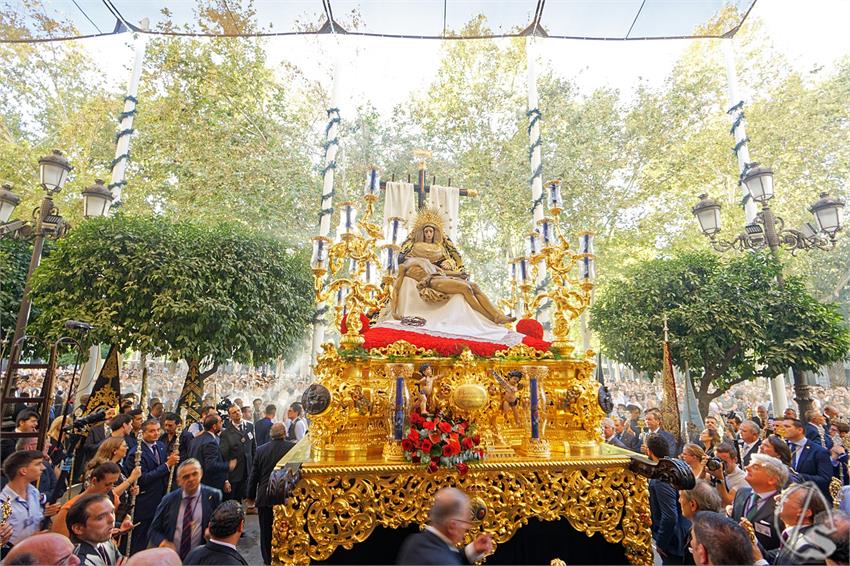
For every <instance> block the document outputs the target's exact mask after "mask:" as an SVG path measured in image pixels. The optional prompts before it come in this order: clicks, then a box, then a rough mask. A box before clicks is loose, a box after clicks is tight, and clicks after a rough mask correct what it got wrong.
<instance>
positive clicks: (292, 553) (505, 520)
mask: <svg viewBox="0 0 850 566" xmlns="http://www.w3.org/2000/svg"><path fill="white" fill-rule="evenodd" d="M581 466H582V467H578V466H577V465H576V462H575V461H573V462H570V463H566V462H563V463H561V465H560V466H553V465H545V464H544V465H540V464H537V463H535V465H534V466H533V467H532V466H529V465H527V464H520V463H505V464H501V465H492V464H491V465H482V466H470V471H469V473H468V474H467V475H466V476H464V477H460V476H459V475H458V474H456V473H453V472H451V471H448V470H441V471H438V472H437V473H434V474H427V473H426V472H424V471H422V470H418V469H415V468H412V467H410V466H404V465H402V466H396V467H395V468H393V467H391V466H383V467H381V466H376V467H372V468H368V467H364V468H363V469H362V470H359V471H357V470H358V467H356V466H352V467H347V468H346V467H338V468H336V469H332V468H327V469H324V468H321V469H318V470H317V471H320V472H321V473H315V472H311V470H310V466H305V467H304V468H302V478H301V481H300V482H299V484H298V485H297V486H296V488H295V490H294V493H293V495H292V496H291V497H290V499H289V501H288V502H287V503H286V504H285V505H280V506H278V507H276V508H275V520H274V531H273V532H274V535H273V546H274V552H273V554H274V558H275V560H276V561H279V562H282V563H284V564H307V563H309V562H310V561H314V560H325V559H327V558H328V557H330V555H331V554H332V553H333V552H334V551H335V550H336V549H337V548H339V547H342V548H345V549H351V548H352V546H353V545H355V544H357V543H359V542H363V541H364V540H366V539H367V538H368V537H369V536H370V535H371V534H372V532H373V530H374V529H375V528H376V527H378V526H382V527H386V528H391V529H396V528H400V527H403V526H406V525H409V524H420V525H422V524H424V523H425V520H426V518H427V513H428V504H427V502H428V501H429V500H430V499H431V498H432V497H433V494H434V493H435V492H436V491H437V490H438V489H440V488H441V487H446V486H456V487H459V488H460V489H462V490H464V491H465V492H466V493H467V494H468V495H469V496H470V497H476V498H479V499H481V500H482V501H483V502H484V503H485V504H486V506H487V510H488V511H487V515H486V517H485V518H484V521H483V522H482V523H481V524H480V527H479V529H480V531H483V532H487V533H490V534H492V535H493V538H494V540H495V542H496V543H497V544H498V543H504V542H506V541H508V540H509V539H510V538H511V537H513V535H514V534H515V533H516V531H517V530H518V529H519V528H521V527H523V526H524V525H526V524H527V523H528V520H529V519H531V518H538V519H541V520H546V521H554V520H557V519H561V518H563V519H567V520H568V521H569V522H570V524H571V525H572V527H573V528H575V529H576V530H578V531H580V532H583V533H585V534H587V535H588V536H591V535H594V534H596V533H599V535H600V536H602V537H603V538H604V539H605V540H606V541H607V542H609V543H613V544H622V545H623V548H624V551H625V554H626V557H627V558H628V560H629V561H630V562H631V563H633V564H642V565H649V564H652V548H651V544H650V531H649V524H648V522H647V521H646V517H645V514H646V509H648V507H649V501H648V494H647V488H646V480H645V479H644V478H642V477H640V476H637V475H635V474H633V473H632V472H630V471H628V470H627V469H625V468H623V467H619V466H604V465H600V463H599V462H596V463H593V461H592V460H590V461H586V462H582V463H581ZM346 469H348V470H350V471H349V472H343V470H346ZM369 470H371V471H369ZM390 470H392V471H390ZM478 532H479V530H478V529H473V530H471V531H470V533H468V535H467V536H468V537H469V539H470V540H471V539H472V537H474V536H476V535H477V534H478Z"/></svg>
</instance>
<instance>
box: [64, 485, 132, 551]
mask: <svg viewBox="0 0 850 566" xmlns="http://www.w3.org/2000/svg"><path fill="white" fill-rule="evenodd" d="M65 524H66V525H67V526H68V533H69V534H70V537H71V542H73V543H75V544H76V545H77V547H76V549H75V550H74V554H75V555H76V556H77V558H79V559H80V563H81V564H82V565H83V566H116V564H117V563H118V561H119V560H120V559H121V558H122V556H121V551H119V550H118V547H117V546H115V543H114V542H112V529H113V527H114V526H115V507H114V506H113V504H112V501H111V500H110V498H109V496H108V495H106V494H105V493H93V494H90V495H84V496H82V497H81V498H79V499H78V500H77V501H76V502H75V503H74V504H73V505H71V508H70V509H69V510H68V515H67V517H66V518H65Z"/></svg>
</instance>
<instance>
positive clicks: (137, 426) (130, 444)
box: [124, 408, 144, 453]
mask: <svg viewBox="0 0 850 566" xmlns="http://www.w3.org/2000/svg"><path fill="white" fill-rule="evenodd" d="M126 414H127V415H128V416H129V417H130V429H131V432H130V433H129V434H127V435H126V436H124V442H126V443H127V448H129V451H128V453H129V452H132V451H133V450H135V449H136V443H137V442H138V440H137V439H136V435H137V434H138V433H139V431H140V430H142V423H143V422H144V417H142V410H141V409H132V408H131V409H130V410H129V411H127V413H126Z"/></svg>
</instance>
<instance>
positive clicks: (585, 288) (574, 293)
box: [513, 179, 594, 355]
mask: <svg viewBox="0 0 850 566" xmlns="http://www.w3.org/2000/svg"><path fill="white" fill-rule="evenodd" d="M560 183H561V182H560V180H558V179H555V180H552V181H549V183H547V187H549V190H550V191H551V192H552V194H553V195H554V194H555V193H556V192H557V194H558V196H557V198H555V197H554V196H553V197H552V198H551V200H550V204H549V214H550V215H551V217H544V218H542V219H540V220H539V221H538V222H537V225H538V228H537V230H534V231H532V232H529V233H528V235H527V236H526V238H527V242H526V243H527V247H528V251H529V253H528V255H527V256H522V257H519V258H517V259H515V260H514V265H515V266H516V267H515V272H516V274H517V279H518V280H519V283H518V284H517V283H515V284H514V285H515V286H514V287H513V289H518V290H517V291H515V294H516V296H515V297H514V301H515V302H516V301H518V300H519V299H520V298H521V300H522V303H523V305H524V309H525V311H524V313H523V318H532V317H533V316H534V311H535V310H536V309H537V308H538V307H539V306H540V305H541V304H542V303H543V301H544V300H546V299H549V300H551V301H552V303H553V305H554V313H553V317H552V318H553V320H552V334H553V335H554V337H555V341H554V342H553V343H552V350H553V351H555V352H556V353H558V354H560V355H569V354H571V353H572V352H573V350H575V346H574V345H573V344H572V342H571V341H570V339H569V333H570V324H571V323H572V321H574V320H575V319H577V318H578V317H579V316H581V314H582V313H583V312H584V311H585V310H586V309H587V307H588V306H590V299H591V296H592V291H593V260H594V255H593V244H592V241H593V233H592V232H581V233H580V234H579V241H580V247H579V250H578V253H576V252H574V251H573V250H572V249H571V248H570V244H569V242H568V241H567V239H566V238H564V235H563V233H562V232H561V226H560V216H561V212H562V211H563V209H562V208H561V201H560ZM541 265H543V266H544V267H545V269H546V270H547V272H548V273H550V274H551V278H552V280H551V282H550V284H549V286H548V289H546V290H543V291H540V292H537V293H536V294H535V290H534V283H535V281H537V279H538V276H539V274H540V266H541ZM576 267H580V274H579V277H574V276H573V275H572V273H573V271H574V270H575V268H576Z"/></svg>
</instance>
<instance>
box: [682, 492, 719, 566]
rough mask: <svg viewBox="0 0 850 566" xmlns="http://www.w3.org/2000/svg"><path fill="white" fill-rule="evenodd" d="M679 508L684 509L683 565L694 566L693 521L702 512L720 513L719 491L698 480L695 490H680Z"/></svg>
mask: <svg viewBox="0 0 850 566" xmlns="http://www.w3.org/2000/svg"><path fill="white" fill-rule="evenodd" d="M679 507H681V509H682V517H683V521H682V522H681V524H680V526H681V528H682V559H683V560H682V564H694V557H693V555H692V554H691V552H690V546H691V521H693V519H694V516H695V515H696V514H697V513H699V512H700V511H713V512H714V513H720V512H721V510H722V509H723V503H722V502H721V501H720V495H718V493H717V490H716V489H714V488H713V487H711V484H710V483H708V482H707V481H705V480H700V479H698V480H697V481H696V484H694V487H693V489H682V490H679Z"/></svg>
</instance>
